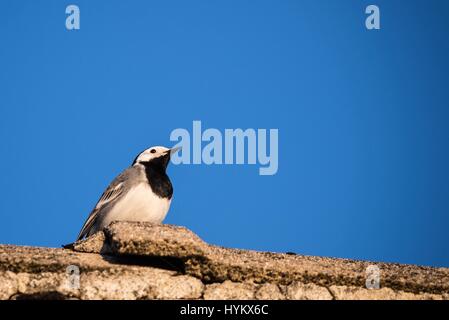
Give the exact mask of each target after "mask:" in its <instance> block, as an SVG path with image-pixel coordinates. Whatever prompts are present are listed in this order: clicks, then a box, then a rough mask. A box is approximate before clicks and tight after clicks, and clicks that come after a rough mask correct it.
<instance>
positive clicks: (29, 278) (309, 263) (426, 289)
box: [0, 222, 449, 300]
mask: <svg viewBox="0 0 449 320" xmlns="http://www.w3.org/2000/svg"><path fill="white" fill-rule="evenodd" d="M69 247H70V249H52V248H36V247H21V246H8V245H0V299H30V298H51V299H57V298H60V299H72V298H74V299H329V300H331V299H337V300H341V299H449V269H448V268H431V267H422V266H414V265H401V264H388V263H373V262H366V261H355V260H347V259H335V258H322V257H311V256H303V255H292V254H279V253H270V252H257V251H251V250H237V249H228V248H223V247H218V246H213V245H209V244H207V243H205V242H204V241H202V240H201V239H200V238H199V237H198V236H197V235H195V234H194V233H193V232H191V231H190V230H188V229H186V228H183V227H178V226H172V225H150V224H146V223H131V222H120V223H119V222H116V223H113V224H111V225H110V226H109V227H107V228H106V229H105V230H104V231H102V232H99V233H97V234H95V235H93V236H92V237H90V238H89V239H86V240H84V241H80V242H77V243H74V244H73V245H71V246H69ZM370 265H376V266H377V267H378V268H379V269H380V289H367V288H366V284H365V283H366V269H367V267H368V266H370ZM73 268H75V269H76V270H79V277H78V274H77V273H76V272H75V273H71V272H73Z"/></svg>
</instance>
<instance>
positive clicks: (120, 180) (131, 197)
mask: <svg viewBox="0 0 449 320" xmlns="http://www.w3.org/2000/svg"><path fill="white" fill-rule="evenodd" d="M178 150H179V148H173V149H168V148H165V147H160V146H157V147H151V148H149V149H146V150H145V151H143V152H141V153H140V154H139V155H138V156H137V157H136V159H135V160H134V162H133V164H132V165H131V166H130V167H129V168H128V169H126V170H125V171H123V172H122V173H121V174H120V175H118V176H117V177H116V178H115V179H114V181H112V183H111V184H110V185H109V186H108V187H107V188H106V190H105V191H104V193H103V195H102V196H101V198H100V200H98V203H97V204H96V206H95V208H94V209H93V210H92V212H91V213H90V215H89V217H88V218H87V220H86V222H85V223H84V225H83V227H82V229H81V231H80V233H79V235H78V239H77V240H81V239H83V238H86V237H89V236H90V235H92V234H94V233H95V232H97V231H99V230H102V229H103V228H104V227H106V226H107V225H109V224H110V223H111V222H112V221H145V222H151V223H156V224H159V223H161V222H162V221H163V220H164V218H165V216H166V215H167V212H168V209H169V208H170V203H171V199H172V196H173V187H172V184H171V182H170V179H169V178H168V175H167V173H166V169H167V166H168V163H169V161H170V156H171V154H173V153H174V152H176V151H178Z"/></svg>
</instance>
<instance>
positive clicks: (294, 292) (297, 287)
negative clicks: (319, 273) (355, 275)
mask: <svg viewBox="0 0 449 320" xmlns="http://www.w3.org/2000/svg"><path fill="white" fill-rule="evenodd" d="M287 298H288V299H290V300H332V295H331V293H330V292H329V290H328V289H327V288H325V287H321V286H317V285H316V284H313V283H308V284H303V283H301V282H296V283H294V284H291V285H290V286H288V288H287Z"/></svg>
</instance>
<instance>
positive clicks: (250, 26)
mask: <svg viewBox="0 0 449 320" xmlns="http://www.w3.org/2000/svg"><path fill="white" fill-rule="evenodd" d="M372 2H374V3H375V4H377V5H379V7H380V9H381V30H379V31H368V30H367V29H366V28H365V18H366V14H365V8H366V6H367V5H369V4H371V3H372ZM71 3H72V2H66V1H48V0H47V1H31V0H30V1H2V2H1V4H0V156H1V158H0V166H1V179H0V193H1V201H0V214H1V223H0V243H11V244H26V245H40V246H54V247H58V246H60V245H61V244H65V243H68V242H71V241H73V240H74V238H75V237H76V235H77V234H78V231H79V230H80V228H81V226H82V224H83V222H84V220H85V218H86V217H87V215H88V214H89V212H90V210H91V209H92V207H93V206H94V205H95V203H96V201H97V200H98V198H99V196H100V195H101V193H102V191H103V190H104V188H105V187H106V186H107V185H108V184H109V182H110V181H111V180H112V179H113V178H114V177H115V176H116V175H117V174H118V173H120V172H121V171H122V170H123V169H125V168H126V167H127V166H128V165H130V163H131V162H132V160H133V159H134V157H135V155H136V153H138V152H140V151H141V150H142V149H145V148H146V147H149V146H152V145H172V144H173V143H171V142H170V141H169V135H170V132H171V131H172V130H173V129H175V128H186V129H188V130H191V126H192V121H193V120H201V121H202V125H203V129H205V128H218V129H220V130H224V129H225V128H278V129H279V137H280V138H279V139H280V141H279V148H280V149H279V171H278V173H277V175H275V176H259V175H258V166H254V165H252V166H251V165H240V166H238V165H222V166H206V165H179V166H173V165H172V166H171V167H170V168H169V174H170V176H171V178H172V182H173V184H174V187H175V195H174V201H173V204H172V207H171V210H170V212H169V214H168V217H167V219H166V222H167V223H172V224H178V225H184V226H187V227H188V228H190V229H192V230H193V231H194V232H196V233H198V234H199V235H200V236H201V237H202V238H203V239H204V240H206V241H208V242H210V243H214V244H218V245H223V246H229V247H238V248H251V249H257V250H269V251H277V252H286V251H295V252H298V253H302V254H308V255H320V256H334V257H345V258H357V259H365V260H375V261H389V262H401V263H416V264H423V265H435V266H449V254H448V253H449V234H448V227H449V165H448V164H449V125H448V121H449V86H448V84H449V60H448V57H449V41H448V31H449V2H448V1H446V0H441V1H436V0H434V1H424V0H423V1H407V2H405V1H402V0H396V1H392V0H389V1H380V0H376V1H369V2H368V1H349V0H347V1H334V0H328V1H316V0H310V1H274V0H272V1H249V0H248V1H240V0H239V1H205V0H201V1H196V0H194V1H81V0H77V1H75V2H73V3H75V4H77V5H78V6H79V7H80V10H81V29H80V30H78V31H68V30H66V28H65V19H66V14H65V8H66V6H67V5H69V4H71Z"/></svg>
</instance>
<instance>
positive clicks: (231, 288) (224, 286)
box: [204, 280, 256, 300]
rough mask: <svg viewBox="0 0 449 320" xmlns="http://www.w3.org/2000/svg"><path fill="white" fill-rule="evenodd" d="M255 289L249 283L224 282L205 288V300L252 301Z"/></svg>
mask: <svg viewBox="0 0 449 320" xmlns="http://www.w3.org/2000/svg"><path fill="white" fill-rule="evenodd" d="M255 291H256V287H255V285H254V284H251V283H244V282H243V283H239V282H232V281H229V280H226V281H225V282H223V283H214V284H210V285H208V286H206V290H205V292H204V299H205V300H253V299H254V292H255Z"/></svg>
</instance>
